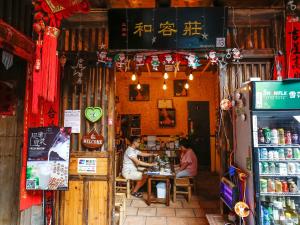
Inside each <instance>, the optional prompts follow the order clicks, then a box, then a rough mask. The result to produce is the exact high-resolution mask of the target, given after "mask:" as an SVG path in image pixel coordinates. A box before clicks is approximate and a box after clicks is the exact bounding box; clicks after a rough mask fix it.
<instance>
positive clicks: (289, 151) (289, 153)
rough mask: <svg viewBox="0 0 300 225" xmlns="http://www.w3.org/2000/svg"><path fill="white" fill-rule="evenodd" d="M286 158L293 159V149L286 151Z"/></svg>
mask: <svg viewBox="0 0 300 225" xmlns="http://www.w3.org/2000/svg"><path fill="white" fill-rule="evenodd" d="M285 158H286V159H292V158H293V149H292V148H286V149H285Z"/></svg>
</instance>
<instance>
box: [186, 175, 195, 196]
mask: <svg viewBox="0 0 300 225" xmlns="http://www.w3.org/2000/svg"><path fill="white" fill-rule="evenodd" d="M187 178H189V180H190V185H191V187H192V188H193V191H194V193H195V192H196V189H197V182H196V177H187Z"/></svg>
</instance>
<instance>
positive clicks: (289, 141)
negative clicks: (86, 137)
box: [284, 130, 292, 145]
mask: <svg viewBox="0 0 300 225" xmlns="http://www.w3.org/2000/svg"><path fill="white" fill-rule="evenodd" d="M284 138H285V144H286V145H290V144H292V134H291V131H289V130H287V131H285V133H284Z"/></svg>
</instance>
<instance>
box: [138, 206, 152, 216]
mask: <svg viewBox="0 0 300 225" xmlns="http://www.w3.org/2000/svg"><path fill="white" fill-rule="evenodd" d="M138 215H139V216H156V208H139V210H138Z"/></svg>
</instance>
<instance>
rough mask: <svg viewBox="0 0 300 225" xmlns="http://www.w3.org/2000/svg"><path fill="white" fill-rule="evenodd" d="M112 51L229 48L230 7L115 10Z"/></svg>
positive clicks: (111, 19)
mask: <svg viewBox="0 0 300 225" xmlns="http://www.w3.org/2000/svg"><path fill="white" fill-rule="evenodd" d="M108 19H109V48H110V49H160V50H162V49H166V50H177V49H207V48H225V47H226V39H225V37H226V26H227V8H224V7H207V8H155V9H111V10H109V12H108Z"/></svg>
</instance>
